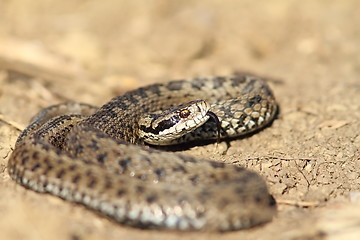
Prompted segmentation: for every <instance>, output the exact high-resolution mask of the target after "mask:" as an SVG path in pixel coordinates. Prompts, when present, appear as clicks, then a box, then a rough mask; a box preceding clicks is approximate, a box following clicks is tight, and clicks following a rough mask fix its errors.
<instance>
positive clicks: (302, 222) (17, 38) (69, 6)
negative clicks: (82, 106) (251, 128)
mask: <svg viewBox="0 0 360 240" xmlns="http://www.w3.org/2000/svg"><path fill="white" fill-rule="evenodd" d="M145 2H146V3H145ZM359 8H360V1H357V0H353V1H351V0H343V1H336V0H323V1H321V0H319V1H313V0H304V1H296V0H288V1H282V0H272V1H269V0H260V1H251V0H243V1H237V0H211V1H200V0H195V1H181V0H177V1H175V0H174V1H161V0H149V1H125V0H123V1H119V0H117V1H115V0H110V1H95V0H88V1H79V0H78V1H76V0H75V1H53V0H37V1H30V0H8V1H1V2H0V16H1V19H2V21H0V156H1V158H0V196H1V197H0V215H1V218H0V239H69V240H70V239H74V240H75V239H76V240H80V239H169V240H171V239H217V238H219V237H221V239H360V191H359V188H360V173H359V169H360V168H359V165H360V164H359V161H360V149H359V147H360V135H359V133H360V132H359V131H360V130H359V129H360V122H359V119H360V79H359V76H360V57H359V56H360V44H359V43H360V15H359V13H358V9H359ZM235 71H248V72H253V73H256V74H258V75H262V76H267V77H269V78H271V79H273V80H272V81H270V84H271V86H272V88H273V90H274V92H275V95H276V97H277V99H278V102H279V105H280V107H281V112H280V114H279V116H278V119H277V120H276V121H275V122H274V123H273V124H272V126H271V127H269V128H266V129H265V130H263V131H261V132H259V133H258V134H255V135H253V136H251V137H248V138H245V139H241V140H236V141H231V142H229V147H227V145H226V143H221V144H220V145H219V146H218V149H216V148H215V145H213V144H210V145H206V146H201V147H194V148H192V149H190V150H186V151H185V152H186V153H187V154H193V155H197V156H200V155H202V156H204V155H205V156H206V157H208V158H210V159H214V160H217V161H220V162H227V163H230V164H237V165H241V166H246V167H248V168H250V169H254V170H256V171H258V172H259V173H260V174H261V175H262V176H264V178H265V179H266V180H267V182H268V185H269V188H270V191H271V193H272V194H273V195H274V197H275V198H276V199H277V201H278V203H279V213H278V215H277V217H276V218H275V219H274V220H273V221H272V222H271V223H269V224H266V225H264V226H260V227H257V228H253V229H250V230H245V231H236V232H231V233H222V234H219V233H179V232H168V231H149V230H139V229H135V228H129V227H126V226H121V225H118V224H116V223H114V222H112V221H109V220H107V219H105V218H102V217H100V216H98V215H97V214H94V213H92V212H90V211H88V210H86V209H85V208H83V207H81V206H77V205H74V204H70V203H67V202H65V201H62V200H61V199H58V198H56V197H52V196H48V195H41V194H37V193H34V192H32V191H29V190H25V189H24V188H22V187H21V186H18V185H16V184H15V183H14V182H13V181H12V180H11V179H10V177H9V176H8V174H7V169H6V165H7V161H8V158H9V155H10V154H11V151H12V148H13V146H14V143H15V140H16V138H17V136H18V135H19V133H20V130H21V129H23V128H24V127H25V126H26V124H27V123H28V121H29V119H30V118H31V117H32V116H33V115H34V114H35V113H36V112H37V111H38V110H39V109H41V108H43V107H46V106H48V105H50V104H55V103H59V102H63V101H65V100H76V101H82V102H87V103H91V104H95V105H101V104H103V103H105V102H106V101H107V100H109V99H110V98H111V97H113V96H115V95H118V94H121V93H123V92H125V91H127V90H130V89H134V88H136V87H138V86H142V85H146V84H149V83H153V82H161V81H167V80H170V79H177V78H186V77H194V76H208V75H229V74H231V73H233V72H235Z"/></svg>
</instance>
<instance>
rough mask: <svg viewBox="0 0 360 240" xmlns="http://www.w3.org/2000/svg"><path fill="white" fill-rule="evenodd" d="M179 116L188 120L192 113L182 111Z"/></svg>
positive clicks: (185, 110) (186, 110)
mask: <svg viewBox="0 0 360 240" xmlns="http://www.w3.org/2000/svg"><path fill="white" fill-rule="evenodd" d="M179 115H180V117H181V118H187V117H188V116H189V115H190V111H189V110H188V109H184V110H181V111H180V113H179Z"/></svg>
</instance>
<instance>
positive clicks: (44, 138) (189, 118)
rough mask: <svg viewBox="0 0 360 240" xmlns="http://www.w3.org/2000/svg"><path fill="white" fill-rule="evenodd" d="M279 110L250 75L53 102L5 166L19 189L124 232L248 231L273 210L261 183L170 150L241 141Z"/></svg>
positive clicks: (246, 173) (250, 174) (263, 83)
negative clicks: (76, 207)
mask: <svg viewBox="0 0 360 240" xmlns="http://www.w3.org/2000/svg"><path fill="white" fill-rule="evenodd" d="M277 111H278V105H277V103H276V100H275V97H274V94H273V93H272V90H271V89H270V88H269V86H268V84H267V80H266V79H264V78H261V77H258V76H255V75H252V74H248V73H243V74H242V73H239V74H235V75H232V76H227V77H222V76H214V77H203V78H201V77H197V78H192V79H182V80H173V81H169V82H165V83H155V84H152V85H148V86H146V87H141V88H138V89H135V90H132V91H129V92H126V93H125V94H123V95H120V96H117V97H114V98H113V99H112V100H110V101H109V102H108V103H106V104H104V105H103V106H102V107H99V108H98V107H95V106H93V105H89V104H85V103H79V102H65V103H60V104H57V105H52V106H49V107H47V108H44V109H42V110H41V111H40V112H39V113H38V114H36V115H35V117H33V119H32V120H31V122H30V124H29V125H28V127H27V128H25V130H23V131H22V133H21V134H20V136H19V137H18V139H17V141H16V144H15V148H14V150H13V152H12V154H11V156H10V158H9V161H8V166H7V169H8V173H9V175H10V176H11V178H12V179H13V180H15V181H16V182H17V183H18V184H20V185H22V186H24V187H25V188H27V189H31V190H33V191H36V192H39V193H47V194H51V195H54V196H57V197H60V198H62V199H64V200H66V201H69V202H72V203H76V204H80V205H83V206H85V207H86V208H88V209H90V210H93V211H94V212H95V213H97V214H99V215H101V216H103V217H106V218H108V219H111V220H112V221H115V222H117V223H120V224H122V225H127V226H131V227H137V228H142V229H144V228H145V229H160V230H161V229H163V230H179V231H220V232H223V231H234V230H240V229H246V228H250V227H254V226H257V225H261V224H265V223H267V222H269V221H271V220H272V219H273V218H274V216H275V215H276V212H277V204H276V200H275V199H274V197H273V196H272V195H271V194H270V193H269V190H268V187H267V184H266V181H265V180H264V179H263V177H261V176H260V175H259V174H258V173H256V172H254V171H252V170H249V169H246V168H244V167H241V166H235V165H233V164H227V163H224V162H219V161H214V160H209V159H204V158H198V157H194V156H191V155H188V154H184V153H181V152H174V151H171V150H168V148H169V147H170V146H169V145H175V146H182V145H186V144H189V143H194V144H195V145H197V144H202V143H203V142H206V141H210V144H211V143H214V144H215V142H219V141H229V140H232V139H237V138H242V137H244V136H247V135H249V134H250V133H255V132H257V131H258V130H261V129H263V128H265V127H266V126H268V125H270V124H271V122H272V121H273V120H274V119H275V118H276V113H277Z"/></svg>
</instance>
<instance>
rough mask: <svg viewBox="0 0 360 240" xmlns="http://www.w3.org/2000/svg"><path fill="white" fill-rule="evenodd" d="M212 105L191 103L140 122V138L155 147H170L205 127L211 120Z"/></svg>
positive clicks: (146, 117)
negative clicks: (183, 137) (176, 141)
mask: <svg viewBox="0 0 360 240" xmlns="http://www.w3.org/2000/svg"><path fill="white" fill-rule="evenodd" d="M209 110H210V104H209V103H208V102H206V101H204V100H196V101H191V102H188V103H185V104H181V105H179V106H177V107H172V108H168V109H166V110H164V111H162V112H156V113H150V114H147V115H145V116H143V117H141V118H140V120H139V137H140V138H141V139H143V141H144V142H146V143H149V144H153V145H170V144H173V143H174V140H175V139H177V138H180V137H181V136H183V135H185V134H187V133H189V132H191V131H193V130H194V129H196V128H198V127H200V126H201V125H203V124H204V123H205V122H206V121H207V120H208V119H209V118H210V116H209V114H208V112H209Z"/></svg>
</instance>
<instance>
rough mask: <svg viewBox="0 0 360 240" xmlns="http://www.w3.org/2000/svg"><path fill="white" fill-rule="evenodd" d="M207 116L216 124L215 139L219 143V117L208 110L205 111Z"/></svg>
mask: <svg viewBox="0 0 360 240" xmlns="http://www.w3.org/2000/svg"><path fill="white" fill-rule="evenodd" d="M206 115H207V116H209V119H211V120H213V121H214V122H215V124H216V131H217V138H216V141H217V142H218V143H219V142H220V130H221V122H220V120H219V117H218V116H217V115H216V114H215V113H214V112H211V111H208V112H207V113H206Z"/></svg>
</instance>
